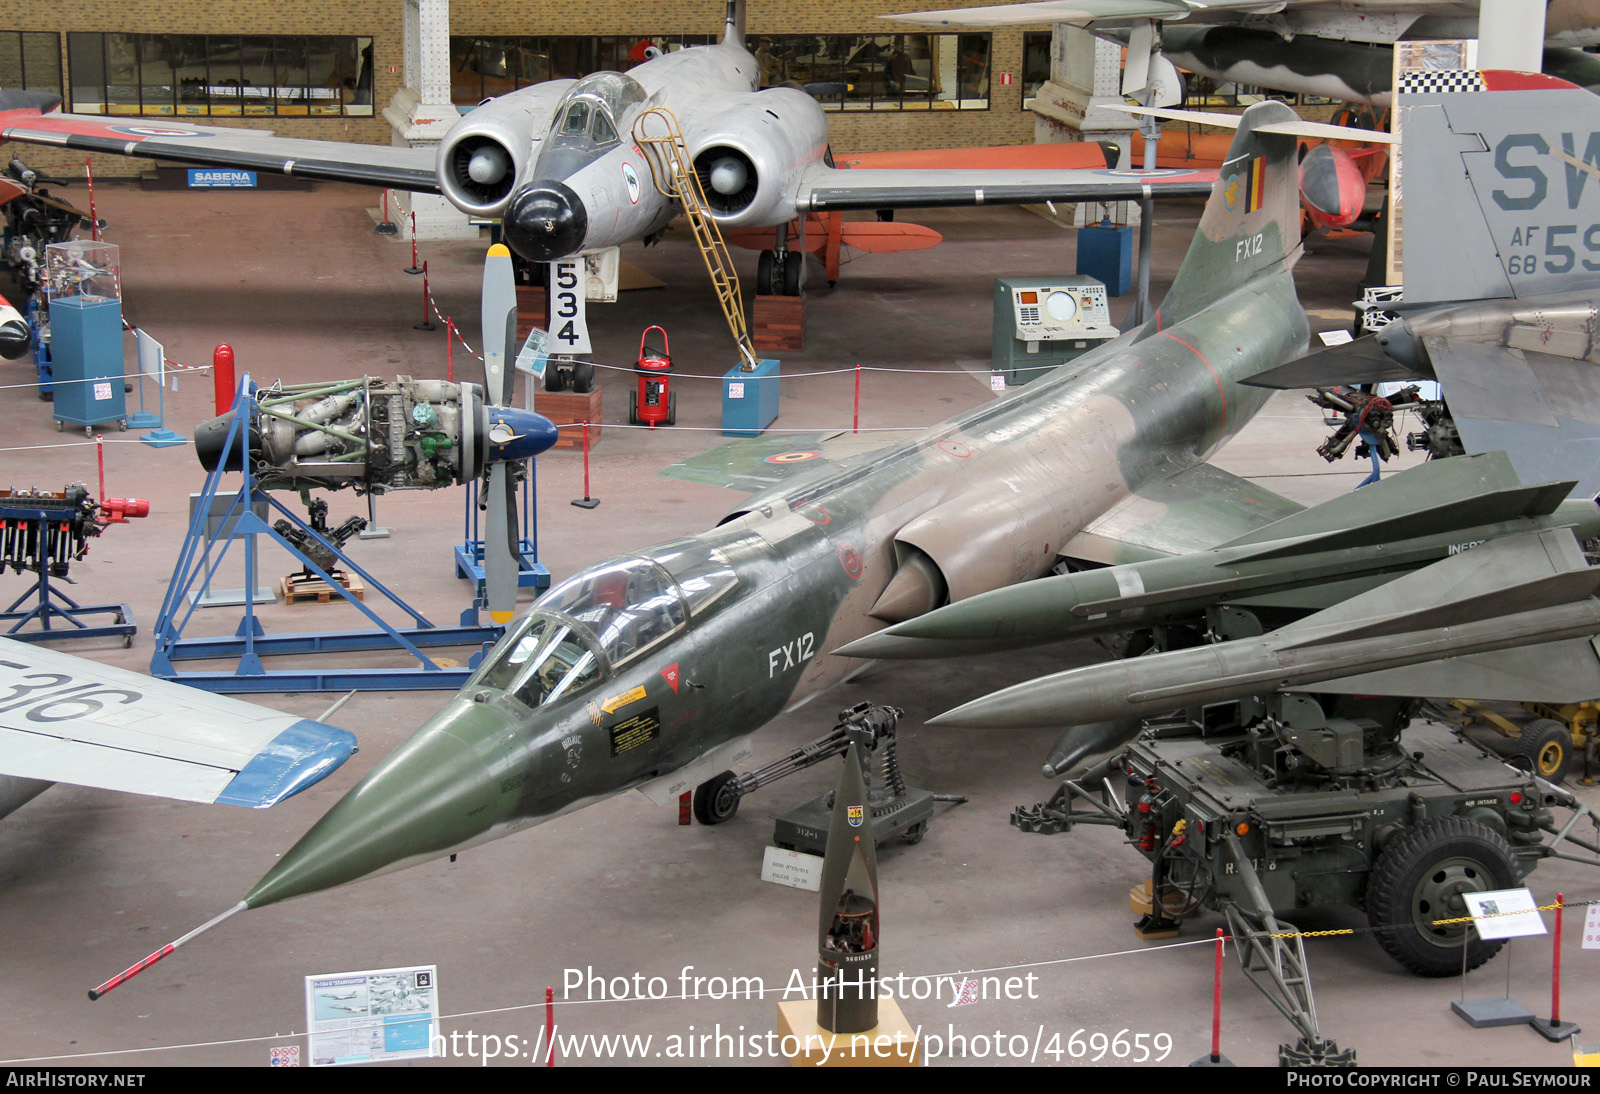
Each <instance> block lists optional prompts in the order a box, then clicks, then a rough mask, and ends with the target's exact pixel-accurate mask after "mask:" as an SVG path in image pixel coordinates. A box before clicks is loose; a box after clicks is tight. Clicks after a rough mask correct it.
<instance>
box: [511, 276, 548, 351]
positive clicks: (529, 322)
mask: <svg viewBox="0 0 1600 1094" xmlns="http://www.w3.org/2000/svg"><path fill="white" fill-rule="evenodd" d="M549 316H550V304H549V301H548V299H547V298H546V296H545V291H544V286H543V285H518V286H517V349H521V348H522V340H523V339H524V338H526V337H528V332H529V331H530V330H532V329H533V328H534V327H539V328H541V329H546V330H547V329H549V328H548V327H546V326H545V320H547V319H548V318H549ZM513 352H515V351H513Z"/></svg>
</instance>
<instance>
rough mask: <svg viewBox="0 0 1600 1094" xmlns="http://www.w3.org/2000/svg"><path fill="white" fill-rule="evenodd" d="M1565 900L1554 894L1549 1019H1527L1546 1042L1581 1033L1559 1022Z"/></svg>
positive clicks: (1574, 1026)
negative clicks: (1554, 912) (1554, 920)
mask: <svg viewBox="0 0 1600 1094" xmlns="http://www.w3.org/2000/svg"><path fill="white" fill-rule="evenodd" d="M1565 904H1566V898H1565V897H1564V896H1562V894H1560V893H1557V894H1556V929H1555V931H1554V932H1552V937H1551V939H1550V1017H1549V1018H1540V1017H1538V1016H1534V1017H1533V1018H1530V1019H1528V1024H1529V1025H1531V1026H1532V1027H1533V1028H1534V1029H1536V1030H1538V1031H1539V1032H1540V1033H1541V1034H1543V1035H1544V1038H1545V1040H1547V1041H1552V1042H1554V1041H1565V1040H1566V1039H1567V1038H1569V1037H1571V1036H1572V1035H1573V1034H1574V1033H1578V1032H1581V1031H1580V1029H1579V1027H1578V1024H1577V1023H1576V1022H1563V1021H1562V1020H1561V925H1562V913H1563V912H1564V911H1565V910H1566V908H1565Z"/></svg>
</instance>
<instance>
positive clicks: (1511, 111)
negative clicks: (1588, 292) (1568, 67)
mask: <svg viewBox="0 0 1600 1094" xmlns="http://www.w3.org/2000/svg"><path fill="white" fill-rule="evenodd" d="M1398 90H1399V94H1398V95H1397V97H1396V101H1397V103H1398V104H1399V107H1400V132H1401V134H1402V135H1403V138H1404V145H1403V166H1404V169H1403V170H1402V172H1401V184H1400V186H1401V189H1400V196H1401V208H1402V211H1403V212H1402V222H1401V224H1402V228H1403V235H1402V237H1401V242H1402V243H1403V245H1404V248H1405V251H1404V254H1405V299H1406V303H1407V304H1425V303H1437V302H1446V301H1458V300H1487V299H1502V300H1503V299H1507V298H1525V297H1531V296H1538V295H1541V294H1545V293H1557V292H1573V291H1578V290H1584V289H1592V288H1595V287H1597V286H1600V229H1596V228H1594V227H1593V225H1594V224H1595V223H1596V222H1597V221H1600V98H1597V97H1596V96H1595V95H1593V94H1591V93H1590V92H1588V91H1585V90H1584V89H1582V88H1580V87H1576V86H1574V85H1572V84H1569V83H1566V82H1565V81H1563V80H1558V79H1556V78H1555V77H1553V76H1541V75H1538V74H1535V73H1522V72H1502V71H1496V70H1486V71H1483V72H1476V71H1470V70H1466V71H1460V72H1454V71H1452V72H1443V73H1437V72H1423V73H1414V74H1410V73H1408V74H1402V82H1401V85H1400V87H1399V89H1398Z"/></svg>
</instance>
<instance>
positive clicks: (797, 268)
mask: <svg viewBox="0 0 1600 1094" xmlns="http://www.w3.org/2000/svg"><path fill="white" fill-rule="evenodd" d="M805 266H806V256H805V255H804V254H802V253H800V252H799V251H790V252H788V254H787V255H786V256H785V258H784V261H783V295H784V296H799V295H800V272H801V271H802V270H804V269H805Z"/></svg>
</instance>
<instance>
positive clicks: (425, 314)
mask: <svg viewBox="0 0 1600 1094" xmlns="http://www.w3.org/2000/svg"><path fill="white" fill-rule="evenodd" d="M432 303H433V298H432V296H431V295H430V294H429V292H428V264H427V263H426V262H424V263H423V264H422V322H420V323H417V324H415V325H414V326H413V327H412V328H411V329H412V330H434V329H435V328H434V325H433V316H432V314H431V311H430V306H431V305H432Z"/></svg>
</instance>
